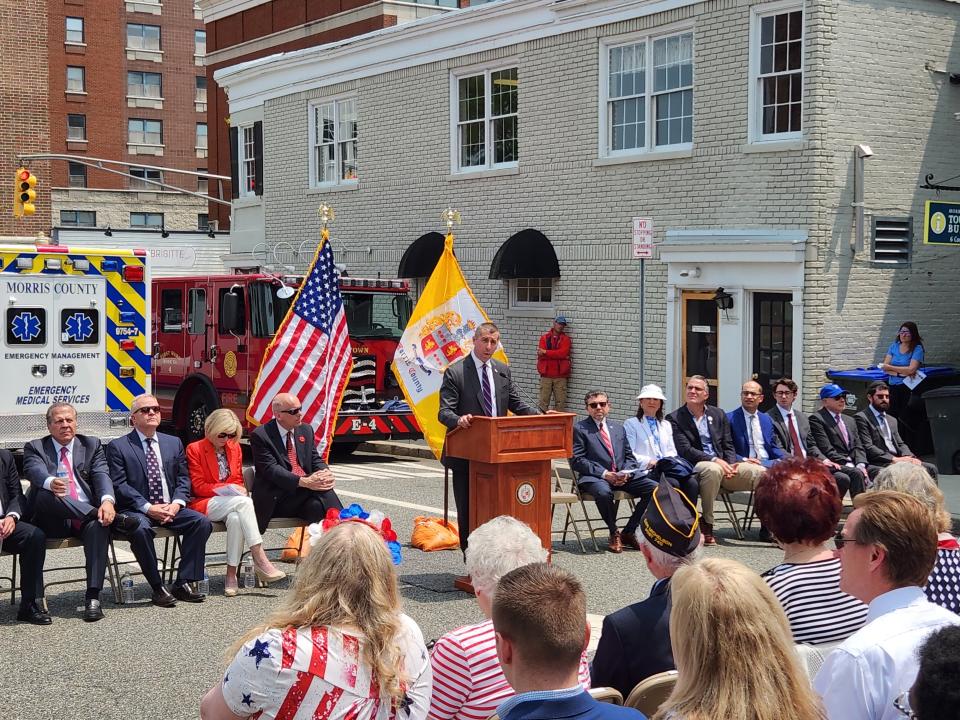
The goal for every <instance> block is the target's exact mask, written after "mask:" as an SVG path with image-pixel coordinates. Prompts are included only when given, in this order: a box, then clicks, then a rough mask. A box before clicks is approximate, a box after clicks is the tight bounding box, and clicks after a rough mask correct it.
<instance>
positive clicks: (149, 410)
mask: <svg viewBox="0 0 960 720" xmlns="http://www.w3.org/2000/svg"><path fill="white" fill-rule="evenodd" d="M134 412H138V413H140V414H141V415H152V414H154V413H156V414H157V415H159V414H160V406H159V405H148V406H147V407H142V408H137V409H136V410H135V411H134Z"/></svg>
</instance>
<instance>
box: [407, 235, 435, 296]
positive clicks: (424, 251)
mask: <svg viewBox="0 0 960 720" xmlns="http://www.w3.org/2000/svg"><path fill="white" fill-rule="evenodd" d="M441 255H443V235H441V234H440V233H438V232H428V233H427V234H425V235H421V236H420V237H418V238H417V239H416V240H414V241H413V242H412V243H410V246H409V247H408V248H407V249H406V251H405V252H404V253H403V257H402V258H400V266H399V267H398V268H397V277H399V278H408V279H410V280H413V281H414V282H413V285H414V290H415V293H416V295H417V296H419V295H420V293H421V292H423V287H424V285H426V283H427V278H429V277H430V275H432V274H433V269H434V268H435V267H436V266H437V263H438V262H439V261H440V256H441Z"/></svg>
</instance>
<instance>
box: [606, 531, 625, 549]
mask: <svg viewBox="0 0 960 720" xmlns="http://www.w3.org/2000/svg"><path fill="white" fill-rule="evenodd" d="M607 549H608V550H609V551H610V552H612V553H622V552H623V541H622V540H621V539H620V531H619V530H617V531H616V532H615V533H614V534H613V535H611V536H610V543H609V544H608V545H607Z"/></svg>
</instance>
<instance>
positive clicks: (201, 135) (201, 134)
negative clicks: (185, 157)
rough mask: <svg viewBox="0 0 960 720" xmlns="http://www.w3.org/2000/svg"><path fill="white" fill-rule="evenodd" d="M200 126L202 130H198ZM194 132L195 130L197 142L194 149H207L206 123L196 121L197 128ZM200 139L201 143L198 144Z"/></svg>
mask: <svg viewBox="0 0 960 720" xmlns="http://www.w3.org/2000/svg"><path fill="white" fill-rule="evenodd" d="M200 128H203V132H200ZM195 132H196V143H197V145H196V148H195V149H196V150H206V149H207V144H208V142H209V140H208V138H209V135H208V134H207V133H208V131H207V124H206V123H205V122H198V123H197V129H196V131H195ZM201 140H202V141H203V144H202V145H201V144H200V142H201Z"/></svg>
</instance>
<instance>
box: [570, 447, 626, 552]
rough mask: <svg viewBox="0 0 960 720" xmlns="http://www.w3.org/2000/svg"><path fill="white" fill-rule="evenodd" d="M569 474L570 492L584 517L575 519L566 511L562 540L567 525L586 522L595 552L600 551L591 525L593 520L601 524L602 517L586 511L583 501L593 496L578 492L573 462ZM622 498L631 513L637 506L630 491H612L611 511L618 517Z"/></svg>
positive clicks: (591, 498) (595, 533)
mask: <svg viewBox="0 0 960 720" xmlns="http://www.w3.org/2000/svg"><path fill="white" fill-rule="evenodd" d="M570 474H571V475H572V477H573V479H572V480H571V482H570V492H571V493H574V494H575V495H576V496H577V497H578V498H579V499H580V507H581V508H582V509H583V518H584V519H583V520H577V519H575V518H574V517H573V516H572V515H570V514H569V513H568V515H567V522H566V523H565V524H564V528H563V539H564V541H566V538H567V527H568V525H574V526H576V524H577V523H580V522H586V524H587V530H588V531H589V533H590V537H591V538H593V546H594V547H595V548H596V549H597V552H600V546H599V545H597V530H596V528H594V527H593V523H594V522H599V523H601V525H602V524H603V518H601V517H600V516H599V515H597V516H596V517H590V513H588V512H587V506H586V504H585V503H586V502H588V501H592V500H594V497H593V495H591V494H590V493H583V492H580V488H579V487H577V477H578V475H577V471H576V470H574V469H573V463H571V464H570ZM624 500H626V501H627V503H628V505H629V507H630V512H631V513H632V512H633V510H634V508H636V506H637V504H636V500H635V499H634V497H633V495H631V494H630V493H628V492H625V491H623V490H615V491H614V493H613V512H614V515H615V516H616V517H619V514H620V503H621V502H622V501H624Z"/></svg>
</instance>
